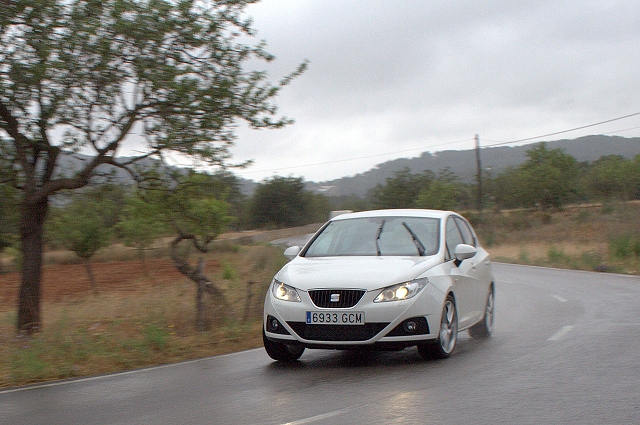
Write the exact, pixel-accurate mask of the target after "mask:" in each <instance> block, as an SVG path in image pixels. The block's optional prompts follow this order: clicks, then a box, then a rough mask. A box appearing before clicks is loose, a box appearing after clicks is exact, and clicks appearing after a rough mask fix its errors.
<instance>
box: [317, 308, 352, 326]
mask: <svg viewBox="0 0 640 425" xmlns="http://www.w3.org/2000/svg"><path fill="white" fill-rule="evenodd" d="M307 324H308V325H364V312H363V311H349V312H345V311H339V312H338V311H307Z"/></svg>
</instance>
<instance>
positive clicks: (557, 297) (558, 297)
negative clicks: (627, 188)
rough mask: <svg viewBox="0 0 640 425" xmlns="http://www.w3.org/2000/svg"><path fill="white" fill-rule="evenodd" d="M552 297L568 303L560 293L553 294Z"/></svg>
mask: <svg viewBox="0 0 640 425" xmlns="http://www.w3.org/2000/svg"><path fill="white" fill-rule="evenodd" d="M552 297H553V298H555V299H556V300H558V301H560V302H561V303H566V302H567V300H565V299H564V298H562V297H561V296H560V295H552Z"/></svg>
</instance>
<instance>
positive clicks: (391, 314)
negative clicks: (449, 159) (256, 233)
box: [263, 209, 495, 361]
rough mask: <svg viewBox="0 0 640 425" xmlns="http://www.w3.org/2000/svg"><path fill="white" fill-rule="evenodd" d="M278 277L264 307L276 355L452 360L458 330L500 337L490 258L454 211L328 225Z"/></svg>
mask: <svg viewBox="0 0 640 425" xmlns="http://www.w3.org/2000/svg"><path fill="white" fill-rule="evenodd" d="M284 254H285V256H287V257H288V258H289V259H291V261H290V262H289V263H288V264H286V265H285V266H284V267H283V268H282V269H281V270H280V271H279V272H278V273H277V274H276V275H275V277H274V278H273V281H272V282H271V285H270V287H269V290H268V291H267V296H266V299H265V303H264V326H263V340H264V347H265V349H266V351H267V354H269V356H270V357H271V358H273V359H275V360H279V361H295V360H297V359H298V358H299V357H300V356H301V355H302V353H303V352H304V350H305V348H323V349H340V350H345V349H356V348H360V349H382V350H397V349H402V348H405V347H410V346H414V345H415V346H417V347H418V352H419V353H420V355H421V356H422V357H424V358H436V359H438V358H439V359H442V358H446V357H449V355H450V354H451V353H452V351H453V349H454V348H455V345H456V341H457V339H458V332H459V331H462V330H465V329H468V331H469V333H470V335H471V336H472V337H477V338H483V337H487V336H489V335H490V334H491V331H492V330H493V320H494V299H495V288H494V283H493V277H492V273H491V262H490V258H489V254H488V253H487V251H485V250H484V249H483V248H482V246H480V244H479V242H478V238H477V236H476V234H475V232H474V230H473V228H472V227H471V225H470V224H469V222H468V221H467V220H465V219H464V218H463V217H462V216H460V215H458V214H456V213H454V212H450V211H434V210H419V209H406V210H378V211H365V212H357V213H350V214H342V215H339V216H337V217H334V218H332V219H331V220H329V221H328V222H327V223H326V224H325V225H324V226H323V227H322V228H321V229H320V230H318V231H317V232H316V233H315V234H314V235H313V237H312V238H311V239H310V240H309V242H308V243H307V244H306V245H305V246H304V247H303V248H302V249H300V248H299V247H297V246H295V247H289V248H287V249H286V250H285V252H284Z"/></svg>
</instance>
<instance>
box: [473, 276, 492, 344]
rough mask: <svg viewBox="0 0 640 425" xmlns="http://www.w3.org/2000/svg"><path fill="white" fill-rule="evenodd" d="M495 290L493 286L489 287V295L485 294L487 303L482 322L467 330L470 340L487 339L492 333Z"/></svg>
mask: <svg viewBox="0 0 640 425" xmlns="http://www.w3.org/2000/svg"><path fill="white" fill-rule="evenodd" d="M495 300H496V296H495V290H494V288H493V284H492V285H491V286H490V287H489V293H488V294H487V303H486V307H485V309H484V316H483V317H482V320H481V321H479V322H478V323H476V324H475V325H473V326H471V327H470V328H469V335H470V336H471V337H472V338H478V339H481V338H488V337H490V336H491V332H493V320H494V314H495Z"/></svg>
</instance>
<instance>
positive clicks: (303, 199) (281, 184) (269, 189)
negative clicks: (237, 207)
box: [249, 177, 329, 227]
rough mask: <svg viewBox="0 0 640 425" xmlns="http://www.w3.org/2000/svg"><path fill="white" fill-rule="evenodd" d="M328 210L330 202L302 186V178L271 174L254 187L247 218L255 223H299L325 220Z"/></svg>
mask: <svg viewBox="0 0 640 425" xmlns="http://www.w3.org/2000/svg"><path fill="white" fill-rule="evenodd" d="M328 212H329V203H328V202H327V201H326V200H325V199H324V197H322V196H321V195H313V194H311V193H309V192H308V191H307V190H305V188H304V181H303V179H302V178H296V177H273V178H271V179H269V180H266V181H265V182H263V183H262V184H260V185H258V187H257V188H256V191H255V192H254V194H253V197H252V198H251V201H250V205H249V222H250V223H251V225H253V226H255V227H265V226H276V227H284V226H301V225H303V224H307V223H310V222H313V221H316V220H317V221H325V220H326V219H327V215H328ZM318 213H320V214H318Z"/></svg>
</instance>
